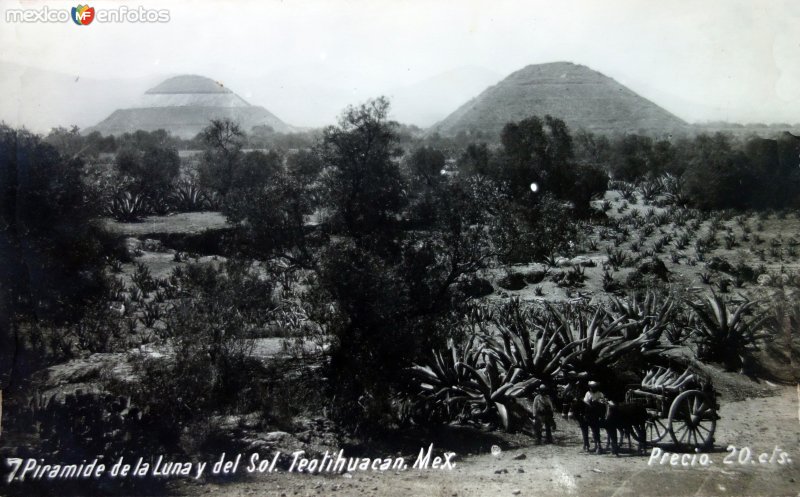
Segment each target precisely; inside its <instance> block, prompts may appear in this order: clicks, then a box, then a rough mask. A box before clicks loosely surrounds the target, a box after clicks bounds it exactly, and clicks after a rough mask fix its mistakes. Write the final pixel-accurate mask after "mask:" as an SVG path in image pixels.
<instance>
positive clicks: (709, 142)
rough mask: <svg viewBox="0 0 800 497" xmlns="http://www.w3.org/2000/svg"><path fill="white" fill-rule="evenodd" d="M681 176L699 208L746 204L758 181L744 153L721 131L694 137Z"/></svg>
mask: <svg viewBox="0 0 800 497" xmlns="http://www.w3.org/2000/svg"><path fill="white" fill-rule="evenodd" d="M684 179H685V181H684V185H683V188H684V192H685V193H686V194H687V196H688V197H689V200H690V202H691V203H692V204H693V205H694V206H695V207H698V208H700V209H728V208H745V207H747V206H749V205H750V202H751V200H752V194H753V191H752V186H753V185H755V184H756V183H757V181H756V179H757V178H756V177H755V175H754V174H753V172H752V169H751V167H750V163H749V161H748V159H747V156H746V155H744V153H742V152H741V151H738V150H735V149H734V148H733V145H732V143H731V139H730V137H729V136H727V135H724V134H722V133H716V134H714V135H713V136H708V135H699V136H697V138H695V141H694V153H693V157H692V159H691V160H690V162H689V167H688V168H687V170H686V173H685V174H684Z"/></svg>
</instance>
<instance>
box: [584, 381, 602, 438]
mask: <svg viewBox="0 0 800 497" xmlns="http://www.w3.org/2000/svg"><path fill="white" fill-rule="evenodd" d="M583 402H584V403H585V404H586V405H587V407H588V409H587V410H586V414H587V415H586V421H587V422H588V423H589V428H591V429H592V438H594V445H595V447H596V448H597V451H598V452H600V453H602V452H603V449H602V444H601V442H600V419H601V417H605V406H606V404H607V403H608V401H607V400H606V396H605V395H603V392H601V391H600V384H599V383H598V382H596V381H590V382H589V390H588V391H587V392H586V395H584V396H583Z"/></svg>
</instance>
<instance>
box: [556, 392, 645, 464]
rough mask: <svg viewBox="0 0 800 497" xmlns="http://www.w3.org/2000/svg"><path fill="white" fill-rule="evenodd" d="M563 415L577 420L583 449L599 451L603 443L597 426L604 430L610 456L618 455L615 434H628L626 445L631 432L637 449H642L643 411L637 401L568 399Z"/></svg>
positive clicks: (643, 439) (601, 451) (643, 433)
mask: <svg viewBox="0 0 800 497" xmlns="http://www.w3.org/2000/svg"><path fill="white" fill-rule="evenodd" d="M562 413H566V417H569V418H572V419H574V420H575V421H577V422H578V426H580V428H581V434H582V435H583V449H584V450H586V451H589V452H597V453H600V454H602V453H603V446H602V443H601V440H600V428H604V429H605V430H606V435H607V437H608V440H609V441H610V445H611V451H612V453H613V454H614V455H619V443H618V438H617V434H618V433H619V434H620V435H621V437H620V438H624V437H625V436H627V437H628V446H629V447H631V440H630V437H631V433H632V432H635V433H636V435H637V437H638V439H639V445H638V449H639V452H640V453H641V452H643V451H644V450H645V421H646V420H647V410H646V409H645V408H644V407H643V406H640V405H638V404H615V403H613V402H609V403H607V404H600V403H593V404H591V405H590V404H587V403H585V402H583V400H581V399H572V400H571V401H570V402H565V403H564V411H562ZM589 429H591V430H592V438H593V440H594V450H592V449H590V448H589Z"/></svg>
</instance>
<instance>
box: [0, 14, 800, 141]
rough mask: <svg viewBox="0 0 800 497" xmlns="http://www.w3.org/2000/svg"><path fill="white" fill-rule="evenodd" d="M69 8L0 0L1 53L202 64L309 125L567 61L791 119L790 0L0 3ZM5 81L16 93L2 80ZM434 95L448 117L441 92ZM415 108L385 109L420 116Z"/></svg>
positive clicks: (71, 62)
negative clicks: (123, 9)
mask: <svg viewBox="0 0 800 497" xmlns="http://www.w3.org/2000/svg"><path fill="white" fill-rule="evenodd" d="M75 5H76V3H69V2H60V1H40V0H0V10H1V11H2V18H0V63H12V64H16V65H21V66H26V67H31V68H36V69H39V70H45V71H48V72H50V71H51V72H55V73H62V74H66V75H75V76H76V77H80V78H88V79H98V80H113V81H117V82H118V81H120V80H128V79H130V80H140V81H141V80H147V79H148V78H156V77H159V76H161V75H175V74H183V73H189V74H201V75H206V76H209V77H212V78H214V79H217V80H219V81H221V82H223V83H224V84H225V85H226V86H228V87H230V88H231V89H233V90H234V91H236V92H237V93H238V94H240V95H241V96H242V97H244V98H246V99H248V100H249V101H250V102H251V103H253V104H257V105H263V106H264V107H266V108H267V109H269V110H271V111H273V112H274V113H276V114H277V115H278V116H279V117H281V118H282V119H283V120H285V121H287V122H289V123H291V124H294V125H297V126H318V125H322V124H329V123H331V122H333V120H334V119H335V117H336V115H337V113H338V112H339V111H340V110H341V109H342V108H343V107H344V106H346V105H348V104H357V103H360V102H363V101H364V100H366V99H368V98H371V97H375V96H378V95H392V94H394V93H396V92H398V91H400V92H401V93H402V89H403V88H415V89H416V91H418V92H419V90H420V88H422V95H420V98H423V97H424V96H425V95H424V88H425V82H426V81H431V80H432V78H433V79H435V78H436V77H437V76H441V75H442V74H448V73H450V72H452V71H456V72H457V74H458V77H454V78H452V79H453V83H452V84H453V88H452V92H448V93H451V96H460V95H461V94H464V98H465V99H466V98H468V97H469V96H471V95H474V94H475V93H476V88H475V85H476V84H477V85H478V86H479V87H480V86H482V85H485V84H490V83H484V82H483V80H487V81H491V79H493V78H491V77H489V75H496V76H497V78H496V79H497V80H499V79H501V78H503V77H505V76H507V75H508V74H510V73H511V72H513V71H515V70H517V69H520V68H522V67H524V66H526V65H528V64H536V63H544V62H553V61H561V60H565V61H571V62H575V63H578V64H583V65H586V66H589V67H590V68H592V69H595V70H597V71H600V72H602V73H604V74H606V75H607V76H610V77H612V78H614V79H616V80H617V81H619V82H620V83H622V84H624V85H626V86H628V87H629V88H631V89H632V90H633V91H635V92H637V93H639V94H640V95H642V96H644V97H646V98H648V99H650V100H652V101H654V102H655V103H657V104H659V105H661V106H662V107H664V108H666V109H667V110H669V111H670V112H672V113H674V114H675V115H677V116H678V117H680V118H682V119H684V120H686V121H688V122H707V121H718V120H723V121H731V122H742V123H752V122H763V123H780V122H788V123H800V1H797V0H786V1H781V0H769V1H768V0H724V1H719V0H703V1H702V2H698V1H697V0H670V1H668V2H666V1H663V2H655V1H646V0H610V1H609V0H603V1H600V0H596V1H595V0H586V1H559V2H552V1H548V2H544V1H530V0H528V1H510V0H458V1H451V0H391V1H390V0H370V1H366V0H319V1H317V0H292V1H290V0H285V1H278V0H260V1H244V0H232V1H231V0H228V1H225V2H221V1H220V2H210V1H202V0H200V1H197V0H196V1H191V2H184V1H166V0H161V1H153V0H140V1H136V2H127V1H120V0H116V1H96V2H91V3H90V4H89V5H90V6H92V7H94V8H95V9H97V10H100V9H111V8H113V9H116V8H119V7H120V6H123V5H125V6H128V7H130V8H136V7H138V6H142V7H145V8H147V9H168V10H169V22H166V23H100V22H94V23H92V24H90V25H88V26H77V25H75V24H74V23H73V22H71V21H69V22H62V23H27V24H23V23H9V22H7V19H6V11H7V10H8V9H20V8H26V9H42V8H43V7H44V6H47V7H48V8H51V9H69V8H71V7H74V6H75ZM0 67H7V66H2V65H0ZM36 74H37V75H38V74H41V73H39V72H37V73H36ZM470 75H475V76H474V77H475V78H476V79H475V80H474V81H472V80H471V76H470ZM37 77H38V76H37ZM0 78H2V74H0ZM481 78H483V79H481ZM478 80H481V81H478ZM439 82H441V79H440V80H439ZM479 83H480V84H479ZM17 86H18V87H19V88H18V89H17V90H18V91H19V92H22V91H23V88H22V86H24V85H21V84H17ZM439 86H441V85H439ZM115 87H117V88H120V87H121V86H120V85H117V84H109V85H108V87H107V91H108V92H110V93H111V94H112V95H113V92H114V90H115ZM9 88H10V89H9ZM3 91H4V94H5V98H7V99H9V97H10V99H9V100H8V101H9V102H13V101H14V98H13V97H14V92H15V91H16V90H15V88H14V87H13V85H12V86H11V87H9V86H8V85H6V86H4V87H3ZM430 97H431V100H432V101H431V106H432V109H433V110H434V111H435V112H433V114H437V113H444V115H441V117H442V118H443V117H445V115H446V109H445V106H444V104H440V107H441V110H439V108H438V107H436V103H437V102H439V101H441V99H442V96H441V88H439V89H438V90H437V91H433V90H431V94H430ZM29 99H30V98H29ZM16 105H19V104H16ZM70 105H77V106H79V105H80V104H79V103H78V102H77V101H76V102H75V103H74V104H70ZM447 105H453V104H452V103H451V102H447ZM423 107H424V105H417V106H415V109H416V110H413V111H412V110H408V111H407V112H405V114H403V109H395V111H396V112H398V113H399V114H401V115H403V119H404V120H406V121H409V122H412V123H413V122H414V121H415V120H416V121H418V122H416V123H415V124H420V125H423V126H426V125H430V124H432V122H430V121H431V120H432V119H434V118H433V117H432V115H431V113H428V115H426V116H425V117H423V116H422V111H421V110H420V109H421V108H423ZM451 110H455V107H453V108H452V109H451ZM37 112H46V109H41V110H40V111H37ZM103 112H105V110H103ZM2 117H3V116H0V118H2Z"/></svg>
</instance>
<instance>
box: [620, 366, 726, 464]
mask: <svg viewBox="0 0 800 497" xmlns="http://www.w3.org/2000/svg"><path fill="white" fill-rule="evenodd" d="M626 402H631V403H639V404H643V405H644V406H645V407H646V408H647V413H648V415H649V416H648V420H647V424H646V426H645V436H646V440H645V442H646V443H647V444H650V445H655V444H657V443H660V442H661V443H664V442H667V441H668V440H669V439H671V441H672V443H674V444H675V445H676V446H678V447H680V448H684V449H686V448H695V449H708V448H711V447H712V446H713V445H714V431H715V429H716V427H717V420H718V419H719V416H718V415H717V410H718V409H719V404H717V393H716V391H715V390H714V387H713V386H712V385H711V383H710V382H706V381H702V382H701V381H698V382H692V383H690V384H687V385H684V386H681V387H680V388H670V387H652V386H643V385H630V386H629V387H628V389H627V392H626ZM667 433H669V439H666V437H667ZM635 438H637V441H639V442H641V441H640V440H638V437H635Z"/></svg>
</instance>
